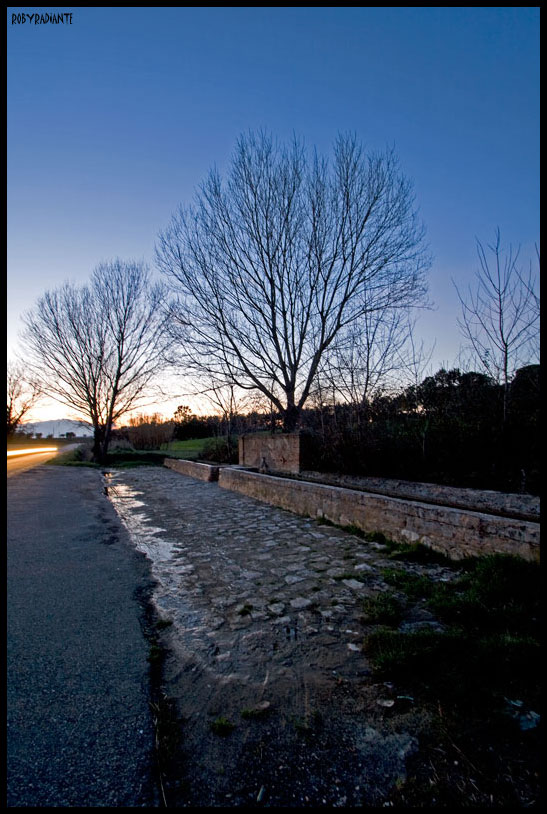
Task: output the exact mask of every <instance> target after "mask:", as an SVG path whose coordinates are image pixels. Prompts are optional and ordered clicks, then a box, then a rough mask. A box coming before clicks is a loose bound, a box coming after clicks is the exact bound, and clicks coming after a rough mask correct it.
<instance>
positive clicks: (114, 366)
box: [24, 260, 167, 462]
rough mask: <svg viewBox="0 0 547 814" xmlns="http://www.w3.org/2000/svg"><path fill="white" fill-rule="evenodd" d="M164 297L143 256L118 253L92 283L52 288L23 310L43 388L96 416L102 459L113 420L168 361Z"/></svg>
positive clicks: (134, 401)
mask: <svg viewBox="0 0 547 814" xmlns="http://www.w3.org/2000/svg"><path fill="white" fill-rule="evenodd" d="M164 299H165V289H164V287H163V286H162V285H158V284H155V285H152V284H151V283H150V275H149V272H148V269H147V268H146V267H145V266H144V265H143V264H142V263H134V262H123V261H121V260H115V261H113V262H111V263H103V264H101V265H99V266H97V268H96V269H95V270H94V271H93V273H92V276H91V281H90V283H89V285H85V286H82V287H77V286H74V285H72V284H70V283H65V284H64V285H63V286H62V287H61V288H59V289H56V290H54V291H47V292H46V293H45V294H44V296H43V297H41V298H40V300H39V301H38V303H37V305H36V307H35V308H34V309H33V310H32V311H30V312H29V313H28V314H27V315H26V316H25V318H24V319H25V324H26V331H25V333H24V338H25V340H26V343H27V347H28V349H29V351H30V359H29V366H30V367H31V369H32V370H33V371H34V372H35V375H36V376H37V377H38V378H39V381H40V382H41V385H42V387H43V390H44V392H46V393H48V394H49V395H50V396H52V397H53V398H54V399H56V400H57V401H59V402H61V403H62V404H65V405H66V406H68V407H70V408H71V409H72V410H74V411H75V412H76V413H77V414H80V415H85V416H86V418H88V419H90V421H91V423H92V424H93V428H94V457H95V459H96V460H97V461H99V462H102V461H104V459H105V457H106V453H107V450H108V445H109V442H110V437H111V432H112V427H113V425H114V423H115V422H116V421H118V420H119V419H120V418H121V417H122V416H123V415H124V414H126V413H127V412H128V411H130V410H131V409H134V408H136V407H137V406H139V405H140V404H141V403H142V400H143V398H145V397H146V396H147V392H148V389H149V387H150V385H151V382H152V380H153V379H154V377H155V376H156V375H157V374H158V373H159V372H160V370H161V369H162V367H163V365H164V364H165V362H164V351H165V347H166V341H167V339H166V334H165V330H164V329H165V311H164V307H163V306H164ZM148 395H149V393H148Z"/></svg>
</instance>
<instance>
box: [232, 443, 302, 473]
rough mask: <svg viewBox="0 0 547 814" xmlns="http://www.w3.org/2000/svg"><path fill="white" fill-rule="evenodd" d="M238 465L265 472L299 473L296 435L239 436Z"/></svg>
mask: <svg viewBox="0 0 547 814" xmlns="http://www.w3.org/2000/svg"><path fill="white" fill-rule="evenodd" d="M239 465H240V466H248V467H251V468H253V469H260V470H262V469H264V470H265V471H267V472H288V473H292V474H297V473H298V472H299V471H300V436H299V435H298V433H276V434H273V435H271V434H263V435H262V434H259V433H256V434H251V435H240V436H239Z"/></svg>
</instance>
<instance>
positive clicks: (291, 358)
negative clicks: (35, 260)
mask: <svg viewBox="0 0 547 814" xmlns="http://www.w3.org/2000/svg"><path fill="white" fill-rule="evenodd" d="M156 258H157V263H158V266H159V268H160V269H161V270H162V271H163V272H164V273H165V274H166V275H167V276H168V278H169V280H170V281H171V285H172V287H173V289H174V291H176V292H177V294H178V295H179V299H178V306H177V307H176V308H175V309H174V310H173V314H172V316H173V320H172V328H173V331H174V333H175V336H179V337H180V336H183V337H184V339H185V340H186V341H185V342H184V343H183V353H182V354H180V355H179V358H178V361H179V363H181V362H182V363H183V364H184V366H185V369H186V370H189V371H191V372H199V373H200V374H208V375H210V376H212V377H213V378H214V380H215V381H223V382H225V383H226V384H234V385H237V386H238V387H240V388H243V389H247V390H257V391H259V392H260V393H262V394H263V395H264V396H265V397H267V398H268V399H269V400H270V401H271V402H272V403H273V405H274V406H275V408H276V409H277V410H279V411H280V413H281V414H282V415H283V416H284V428H285V429H286V430H288V431H291V430H293V429H295V428H296V427H297V426H298V424H299V420H300V414H301V410H302V407H303V405H304V404H305V402H306V400H307V398H308V396H309V394H310V388H311V387H312V383H313V381H314V379H315V378H316V376H317V373H318V370H319V366H320V363H321V360H322V358H323V356H324V354H325V353H326V351H327V350H328V348H329V347H330V346H331V344H332V343H333V341H334V339H335V337H336V336H337V335H338V334H339V333H340V332H341V331H342V330H343V329H345V328H347V327H349V326H350V325H352V324H353V323H355V322H356V320H358V319H360V318H362V317H363V316H364V315H365V314H366V313H369V312H370V311H375V310H378V309H380V310H382V309H385V308H386V307H388V306H389V307H391V308H397V307H407V306H408V305H410V304H413V303H418V302H419V301H420V300H421V299H422V298H423V296H424V295H425V290H426V285H425V279H424V276H425V270H426V269H427V267H428V264H429V261H428V258H427V256H426V254H425V252H424V248H423V228H422V227H421V226H420V225H419V224H418V221H417V216H416V212H415V210H414V198H413V193H412V187H411V184H410V183H409V181H408V180H406V179H405V178H404V177H403V176H401V174H400V173H399V170H398V166H397V161H396V158H395V156H394V154H393V151H387V152H385V153H381V154H380V153H379V154H372V153H371V154H370V155H365V153H364V152H363V150H362V148H361V146H360V145H359V144H358V143H357V141H356V139H355V138H354V137H350V136H340V137H339V138H338V140H337V141H336V143H335V146H334V156H333V160H332V162H330V163H329V162H328V161H327V160H325V159H322V158H320V157H319V156H318V155H317V153H315V154H314V155H313V157H312V158H311V159H309V158H308V157H307V154H306V152H305V150H304V147H303V145H302V144H300V143H299V142H297V141H296V140H294V141H293V143H292V144H291V145H290V146H288V147H285V146H282V145H281V146H280V145H278V144H277V143H274V142H273V140H272V139H271V138H270V137H269V136H267V135H265V134H263V133H261V134H259V135H257V136H255V135H253V134H250V135H248V136H243V137H241V138H240V139H239V142H238V144H237V147H236V150H235V153H234V157H233V160H232V164H231V168H230V171H229V176H228V179H227V181H226V183H223V181H222V180H221V178H220V175H219V173H218V172H217V171H216V170H212V171H211V172H210V174H209V176H208V177H207V179H206V180H205V182H204V183H203V185H202V186H201V188H200V190H199V191H198V193H197V195H196V202H195V205H194V206H191V207H188V208H187V209H186V210H185V209H183V208H182V207H181V208H180V209H179V211H178V213H177V214H175V215H174V216H173V218H172V220H171V223H170V225H169V227H168V228H167V229H166V230H165V231H163V232H161V233H160V236H159V241H158V245H157V248H156Z"/></svg>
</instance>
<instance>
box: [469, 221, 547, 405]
mask: <svg viewBox="0 0 547 814" xmlns="http://www.w3.org/2000/svg"><path fill="white" fill-rule="evenodd" d="M488 249H489V250H490V256H488V255H487V253H486V251H485V249H484V247H483V245H482V243H481V242H480V241H479V240H477V253H478V256H479V263H480V268H479V269H478V270H477V272H476V278H477V285H476V288H475V289H474V290H473V289H472V288H471V286H469V289H468V293H467V297H464V296H463V295H462V294H461V293H460V291H459V289H458V286H457V285H456V283H455V282H454V281H453V283H454V287H455V288H456V291H457V293H458V297H459V300H460V305H461V319H460V320H458V325H459V327H460V331H461V333H462V335H463V336H464V338H465V339H466V340H467V342H468V350H469V351H470V353H471V354H472V357H473V359H474V361H475V364H478V365H480V366H481V367H482V368H483V370H485V372H486V373H487V374H488V375H489V376H491V377H492V378H494V379H495V380H496V381H497V382H499V383H500V384H502V385H503V387H504V398H503V416H504V419H505V418H506V416H507V408H508V396H509V382H510V380H511V377H512V376H513V374H514V372H515V371H516V370H517V368H519V367H522V366H523V365H527V364H530V363H531V362H534V361H537V360H539V296H538V294H537V292H536V279H535V275H534V272H533V266H532V262H530V263H529V266H528V269H527V270H526V271H525V270H523V269H522V268H521V267H520V266H519V263H518V259H519V249H517V250H516V251H515V252H513V249H512V247H511V246H509V249H508V250H504V249H502V247H501V237H500V230H499V229H497V230H496V239H495V242H494V243H493V244H492V245H489V246H488ZM537 256H538V265H539V253H538V255H537Z"/></svg>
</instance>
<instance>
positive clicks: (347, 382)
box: [319, 308, 432, 405]
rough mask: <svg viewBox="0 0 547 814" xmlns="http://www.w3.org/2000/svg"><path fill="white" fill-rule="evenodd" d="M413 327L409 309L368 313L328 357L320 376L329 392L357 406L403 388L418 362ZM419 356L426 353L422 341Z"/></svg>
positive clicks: (353, 325)
mask: <svg viewBox="0 0 547 814" xmlns="http://www.w3.org/2000/svg"><path fill="white" fill-rule="evenodd" d="M414 330H415V320H413V319H412V318H411V315H410V314H409V312H408V311H407V310H404V309H397V308H394V309H386V310H383V311H382V310H370V311H367V312H365V314H364V315H363V317H362V318H361V319H359V320H358V321H357V322H355V323H354V324H352V325H350V326H349V328H348V329H347V330H346V331H344V332H343V333H342V334H341V336H340V337H339V338H338V339H337V341H336V342H334V343H333V345H332V347H331V349H330V350H329V352H328V353H327V354H326V356H325V360H324V363H323V364H322V366H321V370H320V376H319V378H320V379H321V380H322V384H323V387H324V388H325V390H326V392H329V393H331V394H332V396H333V398H335V399H337V400H340V401H342V402H346V403H350V404H355V405H358V404H364V403H365V402H366V401H367V400H370V399H373V398H374V397H375V396H377V395H380V394H382V393H385V392H388V391H393V390H394V389H396V388H398V387H400V386H401V385H402V384H403V383H404V381H405V380H406V379H408V377H409V375H411V371H412V368H413V365H414V364H415V361H416V347H415V340H414ZM431 353H432V351H431V352H430V353H429V357H431ZM420 355H421V357H424V356H425V351H424V350H423V343H422V349H421V352H420Z"/></svg>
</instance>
